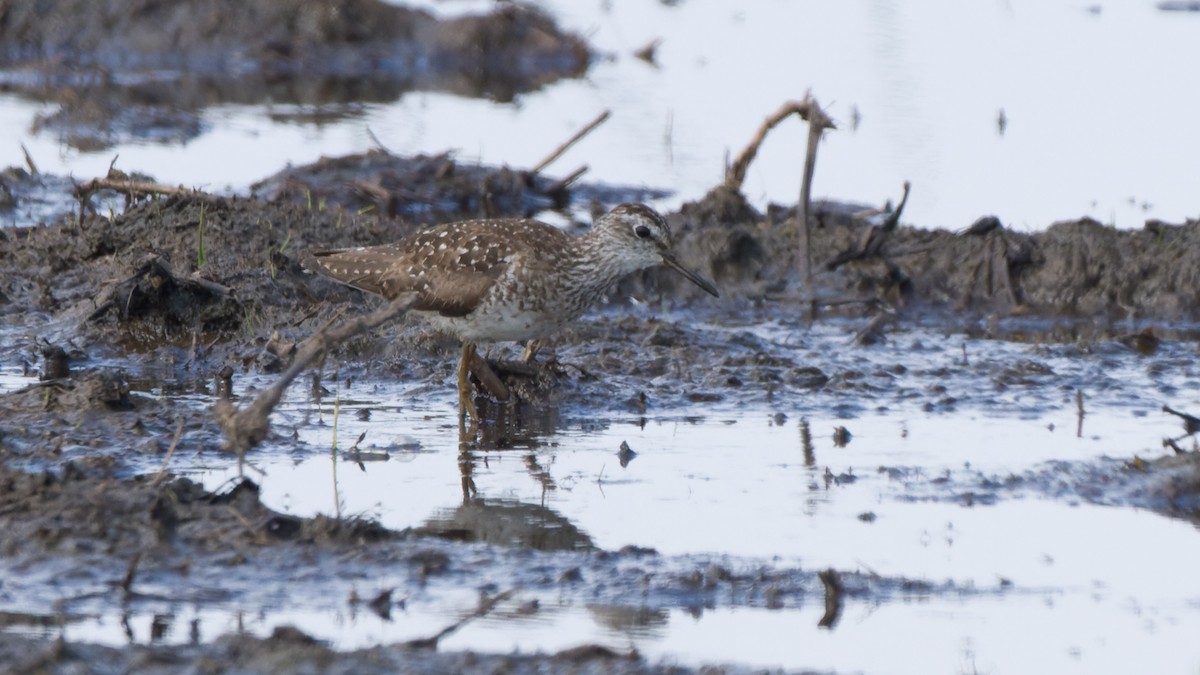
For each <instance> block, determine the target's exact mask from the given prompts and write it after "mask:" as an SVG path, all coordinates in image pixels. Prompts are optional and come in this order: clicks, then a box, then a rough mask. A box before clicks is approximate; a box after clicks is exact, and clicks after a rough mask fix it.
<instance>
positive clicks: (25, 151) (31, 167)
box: [21, 143, 38, 176]
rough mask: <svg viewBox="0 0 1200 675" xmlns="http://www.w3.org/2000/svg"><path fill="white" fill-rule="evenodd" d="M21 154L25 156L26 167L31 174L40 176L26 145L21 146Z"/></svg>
mask: <svg viewBox="0 0 1200 675" xmlns="http://www.w3.org/2000/svg"><path fill="white" fill-rule="evenodd" d="M21 153H22V154H24V155H25V166H27V167H29V173H30V174H32V175H34V176H36V175H38V168H37V164H34V163H33V156H32V155H30V154H29V148H26V147H25V144H24V143H22V144H21Z"/></svg>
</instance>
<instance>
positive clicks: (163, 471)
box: [150, 417, 183, 486]
mask: <svg viewBox="0 0 1200 675" xmlns="http://www.w3.org/2000/svg"><path fill="white" fill-rule="evenodd" d="M182 435H183V418H182V417H180V418H179V423H178V424H176V425H175V438H173V439H171V447H169V448H167V456H166V457H163V463H162V466H161V467H160V468H159V469H158V475H157V476H155V477H154V482H152V483H150V484H151V485H153V486H158V485H159V484H160V483H162V482H163V479H164V478H166V477H167V465H168V464H170V463H171V456H172V455H174V454H175V448H176V447H178V446H179V437H180V436H182Z"/></svg>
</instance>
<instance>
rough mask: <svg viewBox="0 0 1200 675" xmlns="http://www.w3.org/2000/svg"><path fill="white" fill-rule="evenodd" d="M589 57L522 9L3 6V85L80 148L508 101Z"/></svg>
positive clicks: (296, 4)
mask: <svg viewBox="0 0 1200 675" xmlns="http://www.w3.org/2000/svg"><path fill="white" fill-rule="evenodd" d="M591 58H592V55H591V49H590V48H589V46H588V45H587V44H586V42H584V40H583V39H582V38H580V37H579V36H575V35H571V34H568V33H566V32H564V31H562V30H560V29H559V28H558V27H557V26H556V25H555V24H554V22H553V20H551V19H550V18H549V17H548V16H546V15H545V14H543V13H541V12H539V11H537V10H536V9H531V8H529V7H527V6H525V5H517V4H506V5H503V6H500V7H498V8H496V9H495V10H493V11H492V12H490V13H488V14H484V15H476V16H463V17H456V18H451V19H438V18H437V17H434V16H433V15H431V14H429V13H428V12H424V11H421V10H415V9H410V8H406V7H399V6H395V5H391V4H387V3H384V2H381V1H378V0H356V1H355V2H350V3H345V2H307V1H301V0H292V1H288V2H235V1H229V2H216V3H213V2H182V3H170V4H166V5H164V4H161V3H156V2H136V3H133V4H130V3H126V2H117V1H114V2H87V1H84V0H80V1H67V2H55V3H49V4H31V3H26V2H5V3H2V4H0V68H4V74H3V75H2V76H0V86H3V87H4V88H5V89H6V90H8V91H14V92H18V93H20V94H22V95H26V96H29V97H31V98H34V99H36V100H39V101H52V102H56V103H58V104H59V106H60V107H59V109H58V110H57V111H54V112H51V113H49V114H46V115H43V116H41V117H40V118H39V119H38V121H37V122H36V124H35V126H36V127H37V129H36V130H46V131H52V132H53V133H56V134H58V135H59V136H60V137H61V138H62V140H63V141H64V142H66V143H68V144H70V145H72V146H74V147H77V148H80V149H84V150H98V149H101V148H105V147H108V146H110V145H112V144H113V143H116V142H118V141H121V140H128V139H131V138H132V139H139V140H143V141H154V142H163V143H178V142H182V141H186V140H188V139H191V138H194V137H196V136H198V135H199V134H201V133H203V132H204V128H205V124H204V120H203V111H204V109H205V108H207V107H210V106H214V105H219V104H230V103H233V104H258V103H268V102H269V103H274V104H297V105H300V106H305V107H310V108H311V110H310V111H309V112H308V113H300V114H301V115H304V114H307V115H308V116H310V117H312V118H320V117H323V116H329V115H334V116H339V117H344V116H353V115H356V114H358V112H359V111H361V106H362V104H363V103H364V102H368V103H369V102H381V101H392V100H395V99H397V98H399V97H400V96H402V95H403V94H405V93H407V92H410V91H416V90H426V91H428V90H436V91H447V92H451V93H455V94H459V95H463V96H475V97H487V98H490V99H493V100H498V101H510V100H512V99H513V98H514V97H515V96H518V95H519V94H521V93H523V92H528V91H531V90H534V89H537V88H538V87H541V86H544V85H545V84H547V83H550V82H553V81H555V80H557V79H560V78H564V77H577V76H579V75H581V74H583V73H584V72H585V71H586V70H587V67H588V65H589V62H590V60H591ZM164 87H168V88H169V90H170V91H169V94H164Z"/></svg>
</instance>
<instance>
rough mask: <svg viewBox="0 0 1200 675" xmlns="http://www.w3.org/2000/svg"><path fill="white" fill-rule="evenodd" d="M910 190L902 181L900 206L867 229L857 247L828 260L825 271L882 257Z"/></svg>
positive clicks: (909, 185)
mask: <svg viewBox="0 0 1200 675" xmlns="http://www.w3.org/2000/svg"><path fill="white" fill-rule="evenodd" d="M911 190H912V184H911V183H909V182H908V181H904V195H903V196H902V197H901V198H900V204H899V205H898V206H896V208H895V209H894V210H893V211H891V212H890V213H888V215H887V218H885V219H884V221H883V222H882V223H880V224H878V225H872V226H870V227H869V228H867V231H866V232H864V233H863V235H862V237H861V238H860V239H859V240H858V246H857V247H855V248H852V249H850V250H848V251H842V252H841V253H839V254H837V255H835V256H834V257H833V258H830V259H829V260H828V261H827V262H826V263H825V269H827V270H830V271H833V270H836V269H837V268H839V267H841V266H842V265H845V264H846V263H848V262H852V261H854V260H865V259H867V258H874V257H877V256H879V257H882V255H883V245H884V244H885V243H886V242H887V240H888V237H889V235H891V233H892V232H893V231H894V230H895V229H896V226H897V225H898V224H899V223H900V214H902V213H903V212H904V205H905V204H907V203H908V193H909V192H910V191H911Z"/></svg>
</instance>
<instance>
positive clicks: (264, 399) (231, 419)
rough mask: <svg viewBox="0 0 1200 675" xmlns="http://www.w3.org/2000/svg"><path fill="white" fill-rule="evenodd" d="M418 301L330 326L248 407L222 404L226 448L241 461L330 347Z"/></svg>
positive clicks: (401, 300)
mask: <svg viewBox="0 0 1200 675" xmlns="http://www.w3.org/2000/svg"><path fill="white" fill-rule="evenodd" d="M416 300H417V294H416V293H406V294H404V295H401V296H399V297H397V298H396V299H395V300H393V301H392V302H391V303H390V304H389V305H387V306H386V307H381V308H380V309H377V310H375V311H374V312H372V313H370V314H367V315H364V316H358V317H355V318H353V319H350V320H349V321H346V322H345V323H342V324H341V325H338V326H329V325H327V326H325V327H323V328H322V329H321V330H318V331H317V332H316V333H314V334H313V335H312V336H311V337H309V338H308V339H307V340H305V341H304V342H303V343H301V344H300V348H299V349H297V350H296V357H295V358H294V359H293V360H292V365H291V366H289V367H288V369H287V370H286V371H284V373H283V374H282V375H280V376H279V379H278V380H276V381H275V383H274V384H272V385H271V386H270V387H267V388H266V389H264V390H262V391H261V392H260V393H259V394H258V396H256V397H254V400H253V401H251V403H250V405H248V406H246V407H245V408H243V409H239V408H237V407H236V406H234V405H233V403H231V402H230V401H227V400H221V401H218V402H217V405H216V406H215V407H214V408H213V414H214V415H216V418H217V423H218V424H220V425H221V431H222V432H224V434H225V448H226V449H227V450H232V451H234V452H236V453H238V457H239V458H240V457H243V456H244V455H245V453H246V451H247V450H250V449H251V448H253V447H254V446H256V445H258V444H259V443H260V442H262V440H263V439H264V438H266V437H267V433H268V432H269V431H270V429H271V423H270V420H269V419H268V418H269V416H270V414H271V411H272V410H274V409H275V406H277V405H279V400H280V399H281V398H283V392H285V391H287V388H288V385H290V384H291V383H292V382H293V381H294V380H295V379H296V378H297V377H299V375H300V373H302V372H304V371H305V370H306V369H307V368H308V367H309V366H310V365H312V364H313V362H315V361H317V360H319V359H320V358H322V357H323V356H325V352H327V351H328V350H329V347H330V345H334V344H337V343H339V342H342V341H344V340H348V339H350V338H352V337H354V336H356V335H359V334H361V333H365V332H367V331H369V330H372V329H374V328H377V327H379V326H380V325H382V324H384V323H386V322H388V321H390V320H391V319H394V318H396V317H398V316H401V315H402V314H404V313H405V312H407V311H408V310H409V309H410V308H411V307H412V306H413V304H414V303H415V302H416Z"/></svg>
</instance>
